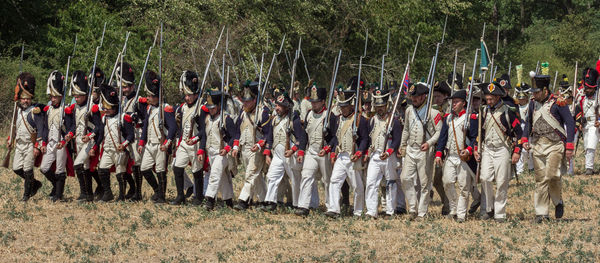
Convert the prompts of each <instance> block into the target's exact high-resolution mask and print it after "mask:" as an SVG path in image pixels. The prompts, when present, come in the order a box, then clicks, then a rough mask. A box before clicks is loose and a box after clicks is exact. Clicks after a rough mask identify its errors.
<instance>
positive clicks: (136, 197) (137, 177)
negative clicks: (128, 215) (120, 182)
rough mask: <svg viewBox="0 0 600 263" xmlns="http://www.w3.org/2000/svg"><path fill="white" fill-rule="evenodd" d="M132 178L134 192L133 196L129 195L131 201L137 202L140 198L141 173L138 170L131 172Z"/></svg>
mask: <svg viewBox="0 0 600 263" xmlns="http://www.w3.org/2000/svg"><path fill="white" fill-rule="evenodd" d="M133 179H134V180H135V193H134V194H133V197H131V201H134V202H137V201H141V200H142V183H143V181H142V180H143V178H142V173H141V172H140V171H138V172H137V173H134V174H133Z"/></svg>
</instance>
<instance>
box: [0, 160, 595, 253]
mask: <svg viewBox="0 0 600 263" xmlns="http://www.w3.org/2000/svg"><path fill="white" fill-rule="evenodd" d="M579 156H581V157H582V156H583V155H579ZM581 159H582V158H579V159H578V165H577V166H578V168H580V165H581V164H580V163H579V162H581ZM35 174H36V178H37V179H43V176H42V175H41V174H39V173H38V172H37V170H36V172H35ZM169 180H170V181H169V188H168V193H167V195H168V197H169V198H174V195H175V186H174V182H173V181H172V178H171V177H170V179H169ZM520 180H521V184H520V185H517V184H516V181H514V180H513V181H511V184H510V191H509V202H508V207H507V212H508V221H507V222H505V223H496V222H494V221H480V220H478V219H474V218H469V220H468V221H467V222H465V223H462V224H459V223H456V222H454V221H453V220H450V219H445V218H443V217H442V216H441V215H440V211H441V205H440V202H439V197H437V195H436V197H435V199H434V203H433V205H432V211H431V218H429V219H426V220H425V221H419V222H417V221H409V220H408V218H407V217H406V216H401V217H395V218H392V219H389V220H386V219H377V220H368V219H366V218H352V217H343V218H341V219H337V220H330V219H328V218H326V217H325V216H324V215H323V213H322V212H319V213H311V215H310V216H309V217H307V218H300V217H297V216H294V215H293V214H291V212H290V211H286V210H284V209H279V211H278V213H277V214H270V213H263V212H260V211H258V210H249V211H247V212H237V211H234V210H232V209H229V208H219V209H217V210H215V211H212V212H206V211H204V209H202V208H200V207H195V206H191V205H186V206H171V205H166V204H165V205H155V204H153V203H152V202H150V201H146V202H142V203H129V202H119V203H108V204H102V203H86V204H80V203H78V202H76V201H70V202H66V203H52V202H50V201H49V200H48V198H47V194H48V193H49V191H50V185H49V184H48V182H47V181H45V179H44V180H42V182H43V183H44V186H43V187H42V188H41V189H40V192H39V193H38V195H36V196H35V197H34V198H32V199H31V200H30V201H29V202H27V203H23V202H20V201H18V200H19V198H20V197H21V194H22V180H21V178H19V177H17V176H16V175H14V174H12V172H11V171H9V170H6V169H2V170H1V172H0V222H1V224H0V255H2V258H0V261H3V262H13V261H20V262H31V261H34V262H38V261H40V262H42V261H54V262H65V261H69V262H71V261H76V262H89V261H94V262H95V261H107V262H141V261H143V262H204V261H206V262H215V261H219V262H220V261H230V262H259V261H260V262H265V261H268V262H312V261H325V262H365V261H369V262H371V261H378V262H386V261H402V262H406V261H408V262H415V261H421V262H440V261H485V262H491V261H494V262H495V261H500V262H501V261H522V262H534V261H535V262H538V261H545V262H558V261H561V262H594V261H598V259H600V245H598V244H600V231H599V229H600V216H599V215H598V214H599V212H600V191H599V187H600V176H598V175H595V176H584V175H577V176H575V177H570V176H569V177H565V178H564V180H563V182H564V184H563V191H564V201H565V216H564V219H563V220H561V221H554V220H553V221H551V222H547V223H543V224H539V225H537V224H534V223H533V217H534V211H533V201H532V196H533V189H534V184H533V179H532V176H531V175H528V176H522V177H521V178H520ZM112 181H113V184H114V185H113V191H115V190H116V189H117V188H116V182H115V180H112ZM235 185H236V187H235V190H236V193H238V190H239V188H240V187H241V179H240V178H238V177H236V178H235ZM144 190H145V191H144V195H145V199H146V200H147V199H148V197H149V196H150V194H151V193H150V191H151V189H150V187H149V186H148V185H147V184H145V188H144ZM78 191H79V189H78V186H77V180H76V179H75V178H68V179H67V188H66V191H65V195H66V197H68V198H70V199H71V200H72V199H73V198H76V196H77V195H78V193H79V192H78ZM551 216H553V212H551Z"/></svg>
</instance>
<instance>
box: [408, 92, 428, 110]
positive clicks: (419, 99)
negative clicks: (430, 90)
mask: <svg viewBox="0 0 600 263" xmlns="http://www.w3.org/2000/svg"><path fill="white" fill-rule="evenodd" d="M426 97H427V94H422V95H419V96H413V97H411V100H412V104H413V106H415V107H417V108H418V107H421V105H423V102H425V98H426Z"/></svg>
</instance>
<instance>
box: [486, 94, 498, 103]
mask: <svg viewBox="0 0 600 263" xmlns="http://www.w3.org/2000/svg"><path fill="white" fill-rule="evenodd" d="M498 100H500V96H496V95H491V94H486V95H485V103H486V104H487V105H490V106H494V105H496V103H498Z"/></svg>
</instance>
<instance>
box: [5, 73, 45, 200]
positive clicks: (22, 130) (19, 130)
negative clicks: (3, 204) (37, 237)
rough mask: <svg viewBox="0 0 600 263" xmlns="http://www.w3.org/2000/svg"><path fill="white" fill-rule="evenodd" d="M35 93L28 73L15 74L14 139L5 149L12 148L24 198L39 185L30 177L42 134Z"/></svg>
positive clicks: (29, 195) (28, 196)
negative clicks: (34, 101)
mask: <svg viewBox="0 0 600 263" xmlns="http://www.w3.org/2000/svg"><path fill="white" fill-rule="evenodd" d="M34 95H35V78H34V77H33V75H32V74H31V73H29V72H23V73H21V74H19V76H18V77H17V85H16V87H15V98H14V99H15V101H16V102H17V108H16V110H17V112H16V113H15V115H14V116H15V118H16V119H15V120H14V123H13V125H15V127H14V130H15V132H14V138H10V136H11V135H9V137H8V148H13V147H14V148H15V155H14V157H13V163H12V170H13V172H14V173H15V174H17V175H18V176H19V177H21V178H23V198H21V201H27V200H29V198H31V197H33V196H34V195H35V194H36V193H37V191H38V190H39V189H40V187H42V183H41V182H40V181H38V180H36V179H35V178H34V176H33V166H34V161H35V159H36V158H37V157H39V156H40V147H41V146H42V134H43V133H44V129H45V126H44V114H43V113H42V111H41V109H40V107H43V105H41V104H34V103H32V99H33V97H34Z"/></svg>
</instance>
